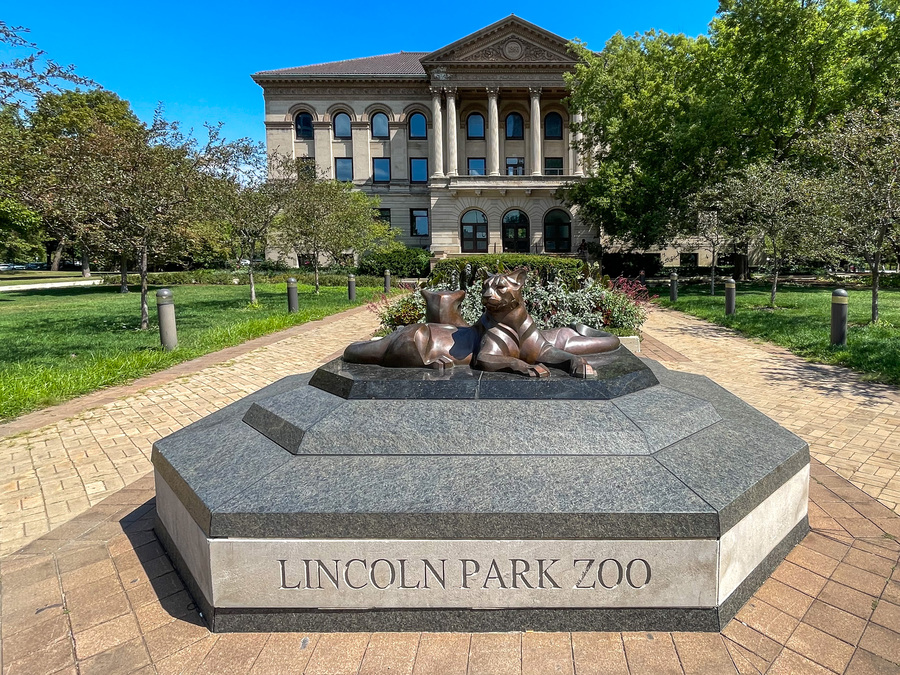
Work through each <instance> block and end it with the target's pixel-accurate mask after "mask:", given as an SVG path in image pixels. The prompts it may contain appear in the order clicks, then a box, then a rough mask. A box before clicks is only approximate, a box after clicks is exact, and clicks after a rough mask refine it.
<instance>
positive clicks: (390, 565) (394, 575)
mask: <svg viewBox="0 0 900 675" xmlns="http://www.w3.org/2000/svg"><path fill="white" fill-rule="evenodd" d="M380 562H383V563H384V564H385V565H387V566H388V569H390V570H391V580H390V581H388V582H387V584H386V585H384V586H379V585H378V582H377V581H376V580H375V570H376V568H377V567H378V563H380ZM396 579H397V571H396V570H395V569H394V564H393V563H392V562H391V561H390V560H385V559H384V558H379V559H378V560H375V561H374V562H373V563H372V567H371V569H370V570H369V580H370V581H371V582H372V585H373V586H374V587H375V588H377V589H379V590H382V591H383V590H384V589H385V588H388V587H389V586H393V585H394V581H395V580H396Z"/></svg>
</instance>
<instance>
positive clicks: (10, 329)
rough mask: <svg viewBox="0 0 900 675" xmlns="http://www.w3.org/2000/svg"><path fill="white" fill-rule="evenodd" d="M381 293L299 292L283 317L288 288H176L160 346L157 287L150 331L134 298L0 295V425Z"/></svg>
mask: <svg viewBox="0 0 900 675" xmlns="http://www.w3.org/2000/svg"><path fill="white" fill-rule="evenodd" d="M381 290H382V289H375V288H358V289H357V302H356V303H350V302H349V301H348V300H347V289H346V288H344V287H323V288H322V291H321V294H320V295H319V296H316V295H315V294H314V293H313V289H312V287H311V286H300V287H299V295H300V312H299V313H297V314H288V313H287V299H286V291H285V286H284V284H260V285H259V286H257V294H258V299H259V308H251V307H249V306H248V305H249V302H248V301H249V297H250V289H249V288H248V287H247V286H175V287H173V292H174V294H175V312H176V320H177V324H178V342H179V347H178V349H176V350H175V351H173V352H168V353H167V352H164V351H163V350H162V349H161V348H160V346H159V329H158V326H157V324H156V298H155V289H154V291H153V292H151V294H150V320H151V326H150V330H147V331H141V330H139V329H138V327H139V325H140V293H139V292H135V291H137V289H134V288H133V289H132V291H133V292H131V293H128V294H126V295H122V294H120V293H119V292H118V287H114V286H96V287H81V288H77V287H76V288H60V289H47V290H36V291H12V292H6V293H0V420H4V419H10V418H13V417H16V416H18V415H21V414H22V413H24V412H28V411H30V410H34V409H36V408H40V407H43V406H47V405H51V404H54V403H58V402H60V401H63V400H66V399H69V398H72V397H74V396H78V395H81V394H85V393H88V392H91V391H94V390H96V389H99V388H101V387H105V386H109V385H114V384H121V383H123V382H127V381H129V380H133V379H135V378H138V377H141V376H143V375H147V374H148V373H152V372H155V371H158V370H162V369H164V368H167V367H169V366H171V365H174V364H176V363H179V362H181V361H186V360H188V359H191V358H194V357H197V356H200V355H202V354H207V353H209V352H213V351H216V350H218V349H222V348H224V347H228V346H230V345H235V344H239V343H241V342H244V341H246V340H249V339H251V338H255V337H259V336H260V335H265V334H267V333H272V332H274V331H277V330H280V329H282V328H286V327H288V326H292V325H295V324H300V323H305V322H307V321H312V320H315V319H320V318H322V317H325V316H328V315H329V314H334V313H336V312H340V311H342V310H344V309H348V308H349V307H351V306H353V304H357V305H358V304H363V303H365V302H368V301H369V300H371V299H373V298H375V297H377V296H379V295H380V293H381Z"/></svg>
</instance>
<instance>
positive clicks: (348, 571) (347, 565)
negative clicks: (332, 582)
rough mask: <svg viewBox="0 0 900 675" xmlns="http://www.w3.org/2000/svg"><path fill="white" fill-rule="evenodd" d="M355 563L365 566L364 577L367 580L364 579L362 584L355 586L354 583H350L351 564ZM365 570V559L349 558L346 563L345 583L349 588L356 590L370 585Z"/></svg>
mask: <svg viewBox="0 0 900 675" xmlns="http://www.w3.org/2000/svg"><path fill="white" fill-rule="evenodd" d="M353 563H359V564H360V565H362V566H363V575H364V576H363V578H364V579H365V581H363V583H362V586H354V585H353V584H352V583H350V565H352V564H353ZM365 570H366V561H365V559H360V558H353V559H352V560H348V561H347V564H346V565H344V584H346V585H347V587H348V588H352V589H354V590H359V589H360V588H365V587H366V586H368V585H369V580H368V578H366V577H365Z"/></svg>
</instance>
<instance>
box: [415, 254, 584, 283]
mask: <svg viewBox="0 0 900 675" xmlns="http://www.w3.org/2000/svg"><path fill="white" fill-rule="evenodd" d="M501 263H502V265H503V268H504V269H506V270H512V269H515V268H516V267H527V268H528V269H529V270H531V271H532V272H534V273H536V274H538V275H539V276H540V277H541V278H542V279H555V278H556V277H557V276H561V277H566V278H572V277H575V276H576V275H578V274H579V273H580V272H581V271H582V270H583V269H584V261H583V260H581V259H579V258H554V257H552V256H546V255H528V254H525V253H502V254H497V255H464V256H454V257H453V258H445V259H444V260H440V261H438V262H437V264H435V266H434V269H433V270H432V272H431V277H432V278H441V277H447V276H449V275H451V274H453V273H454V272H456V273H459V272H460V271H462V270H463V269H464V268H465V266H466V265H467V264H471V266H472V268H471V269H472V273H473V274H474V273H476V272H477V271H478V270H479V269H480V268H482V267H483V268H486V269H487V270H488V271H489V272H493V273H496V272H497V271H498V270H499V268H500V265H501Z"/></svg>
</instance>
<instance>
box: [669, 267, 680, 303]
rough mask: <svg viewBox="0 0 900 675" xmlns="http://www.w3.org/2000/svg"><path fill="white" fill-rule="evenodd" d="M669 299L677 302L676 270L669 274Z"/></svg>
mask: <svg viewBox="0 0 900 675" xmlns="http://www.w3.org/2000/svg"><path fill="white" fill-rule="evenodd" d="M669 300H671V301H672V302H678V274H677V273H676V272H672V274H670V275H669Z"/></svg>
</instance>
